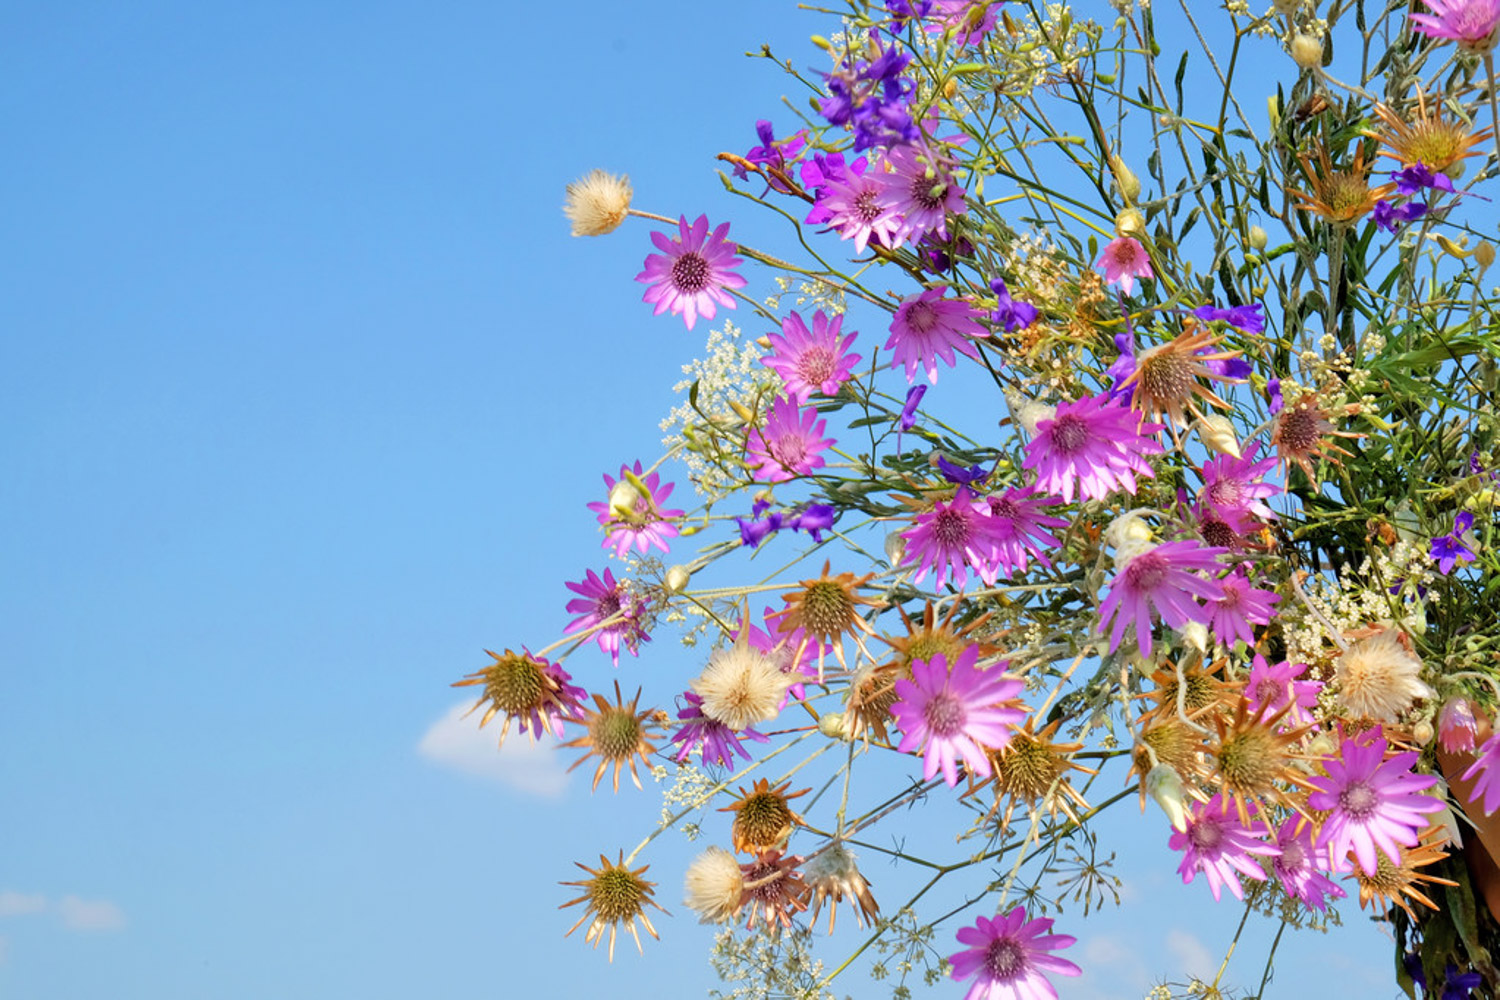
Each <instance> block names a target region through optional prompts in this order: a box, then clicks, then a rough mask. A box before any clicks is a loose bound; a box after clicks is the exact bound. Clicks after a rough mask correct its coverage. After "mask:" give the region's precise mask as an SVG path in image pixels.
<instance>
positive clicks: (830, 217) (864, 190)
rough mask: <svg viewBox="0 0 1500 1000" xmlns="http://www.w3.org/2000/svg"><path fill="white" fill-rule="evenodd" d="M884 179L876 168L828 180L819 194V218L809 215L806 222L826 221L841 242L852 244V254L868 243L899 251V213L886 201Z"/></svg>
mask: <svg viewBox="0 0 1500 1000" xmlns="http://www.w3.org/2000/svg"><path fill="white" fill-rule="evenodd" d="M863 162H864V161H863V160H858V161H856V165H858V164H860V163H863ZM883 176H884V173H883V172H882V171H881V170H879V169H872V170H864V171H861V170H856V169H850V170H846V171H844V173H843V174H842V175H841V176H838V177H833V178H829V179H828V181H827V182H826V183H825V184H824V186H823V187H822V188H821V189H820V190H819V191H818V203H817V207H818V208H819V209H821V210H822V212H821V213H820V215H819V218H818V219H817V220H814V219H813V218H812V217H811V216H809V217H808V220H807V221H809V222H813V221H826V222H827V223H828V225H829V227H830V228H832V229H834V230H837V231H838V234H839V238H840V239H844V240H853V241H854V252H855V253H864V252H865V248H866V247H867V246H869V245H870V243H871V242H873V243H875V245H876V246H882V247H885V248H886V249H888V250H895V249H897V248H899V247H900V246H901V244H902V243H903V242H904V240H903V239H902V237H901V223H902V221H903V220H902V217H901V210H900V209H899V208H897V206H896V205H895V203H893V202H891V201H890V200H888V197H887V195H886V185H885V184H884V183H883V182H882V180H881V178H882V177H883Z"/></svg>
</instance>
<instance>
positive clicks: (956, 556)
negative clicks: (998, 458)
mask: <svg viewBox="0 0 1500 1000" xmlns="http://www.w3.org/2000/svg"><path fill="white" fill-rule="evenodd" d="M985 509H986V510H988V506H987V505H986V506H985ZM1004 531H1005V528H1004V527H1003V526H1002V524H1001V523H1000V522H998V521H996V520H994V519H993V518H991V517H990V516H989V515H988V513H982V512H981V511H980V509H979V507H977V506H976V505H975V503H974V499H973V497H972V495H971V494H970V493H969V491H968V489H967V487H963V486H960V487H959V488H958V492H957V493H956V494H955V495H954V497H953V501H952V502H951V503H946V504H945V503H943V502H942V501H941V500H938V501H936V502H935V503H934V504H933V506H932V510H930V511H928V512H926V513H924V514H918V515H917V517H916V522H915V523H914V524H913V525H912V526H911V527H910V528H907V529H906V530H905V531H903V532H901V537H902V538H904V539H906V558H905V560H904V561H905V562H907V563H913V562H917V561H918V560H920V565H919V566H918V568H917V575H916V576H915V577H914V578H913V582H915V583H921V582H922V581H923V580H924V579H925V578H926V576H927V573H928V571H929V570H935V572H936V575H935V577H934V579H933V583H932V585H933V587H934V588H940V587H942V586H943V584H944V582H945V581H947V580H948V579H949V576H950V574H951V576H952V580H953V585H954V586H955V587H957V588H959V589H960V590H962V589H963V587H964V584H966V583H967V582H968V579H969V572H968V571H969V570H971V569H972V570H974V572H975V573H977V574H978V575H979V578H980V579H981V580H983V581H984V583H985V584H986V585H987V586H991V587H993V586H994V585H995V580H996V579H997V578H998V575H999V572H1000V564H999V555H998V551H999V545H1000V537H1001V535H1002V534H1003V533H1004Z"/></svg>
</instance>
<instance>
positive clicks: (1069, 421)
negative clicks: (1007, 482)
mask: <svg viewBox="0 0 1500 1000" xmlns="http://www.w3.org/2000/svg"><path fill="white" fill-rule="evenodd" d="M1036 426H1037V432H1036V435H1035V436H1034V437H1033V438H1032V439H1031V441H1030V442H1028V443H1027V445H1026V459H1025V461H1024V462H1023V463H1022V464H1023V465H1024V466H1025V467H1026V468H1028V469H1031V470H1033V471H1034V472H1036V474H1037V486H1038V487H1039V488H1040V489H1043V490H1045V491H1047V492H1048V493H1057V494H1060V495H1061V496H1062V498H1063V501H1064V502H1066V503H1072V502H1073V493H1074V490H1075V488H1076V490H1077V492H1078V493H1079V494H1080V495H1081V496H1084V497H1087V498H1089V499H1092V500H1103V499H1104V498H1106V497H1108V496H1109V495H1110V494H1111V493H1113V492H1114V491H1115V490H1118V489H1123V490H1125V491H1126V492H1127V493H1130V494H1131V495H1132V496H1133V495H1134V494H1135V477H1136V476H1143V477H1150V476H1153V475H1155V473H1154V472H1153V471H1152V470H1151V463H1149V462H1147V461H1146V456H1147V455H1160V454H1161V452H1162V446H1161V443H1160V442H1159V441H1157V440H1155V435H1157V434H1159V433H1161V430H1162V425H1161V424H1152V423H1144V422H1142V421H1141V419H1140V415H1139V414H1137V413H1136V412H1135V411H1133V410H1131V409H1130V408H1129V407H1128V406H1125V405H1123V404H1121V405H1115V403H1114V402H1113V401H1112V400H1111V399H1110V398H1109V396H1107V395H1100V396H1084V397H1083V398H1082V399H1080V400H1078V401H1077V402H1074V403H1059V404H1057V412H1056V414H1055V415H1054V416H1053V418H1052V419H1050V420H1039V421H1037V425H1036Z"/></svg>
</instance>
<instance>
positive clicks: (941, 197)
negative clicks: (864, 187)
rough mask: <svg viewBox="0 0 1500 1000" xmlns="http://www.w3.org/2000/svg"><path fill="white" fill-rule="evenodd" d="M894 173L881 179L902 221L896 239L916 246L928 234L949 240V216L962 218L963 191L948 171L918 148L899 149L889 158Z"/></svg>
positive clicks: (889, 155) (887, 156) (888, 156)
mask: <svg viewBox="0 0 1500 1000" xmlns="http://www.w3.org/2000/svg"><path fill="white" fill-rule="evenodd" d="M886 162H887V163H888V164H889V165H890V167H891V172H889V173H885V174H881V175H880V183H881V184H882V186H883V187H884V201H885V202H886V204H888V205H891V206H893V207H894V208H895V210H896V212H897V213H898V215H899V216H900V217H901V228H900V230H899V231H898V232H897V233H896V236H897V238H898V239H899V240H901V241H902V242H906V241H910V242H916V241H917V240H919V239H921V238H922V237H923V236H925V235H926V234H928V233H936V234H937V235H938V238H940V239H947V238H948V222H947V219H948V213H949V212H952V213H953V214H954V215H962V214H963V213H964V211H965V209H966V206H965V204H964V191H963V188H961V187H959V185H958V183H957V182H956V181H955V180H954V179H953V175H952V174H951V173H950V172H949V171H948V168H947V167H945V166H942V165H940V164H932V163H930V162H929V161H927V160H926V159H924V158H923V157H922V155H921V154H920V153H919V152H918V151H917V148H916V147H915V146H898V147H896V148H895V149H893V150H891V151H890V152H889V153H888V154H886Z"/></svg>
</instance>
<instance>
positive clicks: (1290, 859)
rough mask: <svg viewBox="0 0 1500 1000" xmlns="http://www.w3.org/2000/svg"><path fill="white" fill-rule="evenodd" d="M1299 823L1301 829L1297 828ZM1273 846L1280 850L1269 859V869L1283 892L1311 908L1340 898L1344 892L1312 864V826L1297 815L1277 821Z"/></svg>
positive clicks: (1320, 906)
mask: <svg viewBox="0 0 1500 1000" xmlns="http://www.w3.org/2000/svg"><path fill="white" fill-rule="evenodd" d="M1299 826H1301V827H1302V828H1303V829H1302V832H1301V833H1298V832H1297V828H1298V827H1299ZM1276 848H1277V850H1279V851H1280V852H1281V853H1280V854H1278V855H1276V856H1275V857H1274V858H1272V859H1271V871H1272V872H1274V873H1275V875H1276V878H1277V879H1278V880H1279V881H1280V882H1281V887H1282V888H1283V889H1285V890H1286V894H1287V895H1288V896H1291V897H1292V898H1293V899H1295V900H1297V901H1298V902H1300V903H1301V904H1302V905H1303V906H1306V907H1308V908H1309V909H1313V910H1323V909H1327V906H1328V902H1327V898H1328V897H1329V896H1332V897H1333V898H1334V899H1343V898H1344V897H1345V896H1346V895H1348V894H1347V893H1346V892H1344V890H1343V889H1341V888H1339V886H1338V885H1337V884H1335V883H1334V882H1333V880H1332V879H1330V878H1329V877H1328V876H1327V875H1325V874H1323V872H1321V871H1319V870H1318V868H1317V866H1316V865H1315V864H1314V863H1313V862H1314V860H1315V859H1316V857H1317V851H1316V850H1315V849H1314V848H1313V840H1312V827H1310V826H1308V825H1307V824H1306V823H1304V822H1303V820H1302V817H1300V816H1297V815H1291V816H1288V817H1287V818H1286V819H1284V820H1282V821H1281V826H1280V827H1278V828H1277V830H1276Z"/></svg>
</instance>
